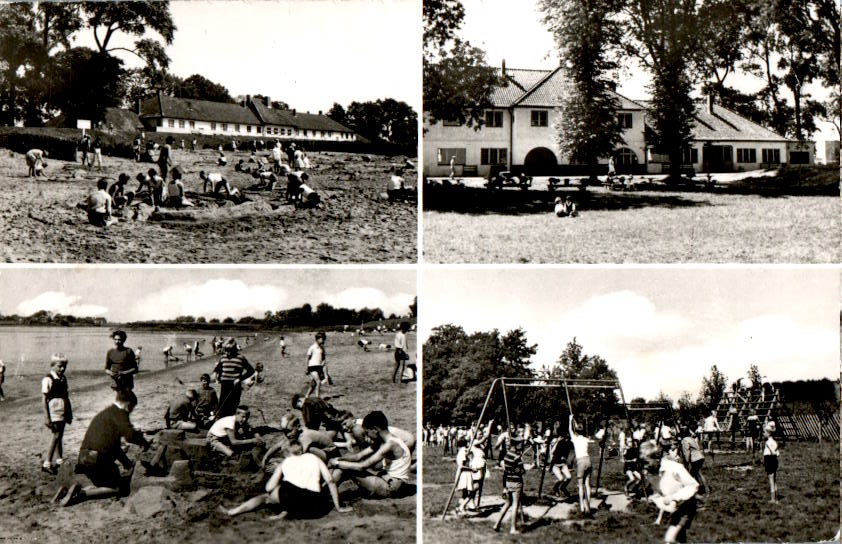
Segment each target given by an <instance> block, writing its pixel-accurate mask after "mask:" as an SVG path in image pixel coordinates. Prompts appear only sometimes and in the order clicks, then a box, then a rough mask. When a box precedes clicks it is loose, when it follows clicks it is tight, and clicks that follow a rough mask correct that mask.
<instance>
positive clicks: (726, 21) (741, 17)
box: [695, 0, 749, 92]
mask: <svg viewBox="0 0 842 544" xmlns="http://www.w3.org/2000/svg"><path fill="white" fill-rule="evenodd" d="M697 17H698V27H699V28H700V29H705V28H715V29H716V32H699V36H698V39H699V47H698V49H697V51H696V55H695V62H696V64H697V67H696V70H697V71H698V72H699V74H701V75H702V77H704V78H705V79H707V80H708V83H707V88H706V90H707V91H708V92H710V91H713V90H716V89H718V88H721V87H724V86H725V79H726V78H727V77H728V76H729V75H730V74H732V73H734V72H735V71H736V69H737V64H738V63H739V62H740V61H742V60H743V58H744V56H745V47H744V44H745V42H746V40H747V39H748V30H749V29H748V25H747V22H746V20H747V17H748V7H747V6H746V4H745V2H744V1H743V0H704V1H703V2H702V3H701V5H700V6H699V9H698V13H697Z"/></svg>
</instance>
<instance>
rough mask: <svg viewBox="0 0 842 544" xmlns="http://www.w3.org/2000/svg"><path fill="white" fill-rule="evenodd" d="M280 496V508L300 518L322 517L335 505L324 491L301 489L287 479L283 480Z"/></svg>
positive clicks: (291, 515)
mask: <svg viewBox="0 0 842 544" xmlns="http://www.w3.org/2000/svg"><path fill="white" fill-rule="evenodd" d="M278 497H279V499H280V500H279V506H280V509H281V510H286V511H287V513H288V514H289V516H290V517H293V518H298V519H312V518H320V517H322V516H324V515H326V514H327V513H328V512H330V509H331V507H332V506H333V505H332V503H331V502H330V501H329V500H328V499H327V497H325V495H324V493H315V492H313V491H310V490H309V489H301V488H300V487H296V486H294V485H292V484H291V483H289V482H287V481H286V480H281V489H280V490H279V493H278Z"/></svg>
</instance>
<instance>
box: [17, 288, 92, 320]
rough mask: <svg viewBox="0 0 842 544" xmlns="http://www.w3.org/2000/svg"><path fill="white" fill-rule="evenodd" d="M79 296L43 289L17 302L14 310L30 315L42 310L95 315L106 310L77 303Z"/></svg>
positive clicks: (82, 315)
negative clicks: (32, 296)
mask: <svg viewBox="0 0 842 544" xmlns="http://www.w3.org/2000/svg"><path fill="white" fill-rule="evenodd" d="M81 298H82V297H80V296H74V295H68V294H67V293H63V292H60V291H45V292H43V293H41V294H40V295H38V296H37V297H35V298H31V299H29V300H24V301H23V302H21V303H20V304H18V306H17V308H16V312H17V313H18V314H21V315H32V314H34V313H35V312H39V311H41V310H44V311H47V312H52V313H54V314H64V315H74V316H77V317H97V316H102V315H105V313H106V312H107V311H108V308H106V307H104V306H97V305H96V304H79V300H81Z"/></svg>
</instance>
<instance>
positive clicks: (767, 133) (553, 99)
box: [423, 63, 814, 177]
mask: <svg viewBox="0 0 842 544" xmlns="http://www.w3.org/2000/svg"><path fill="white" fill-rule="evenodd" d="M500 74H501V76H502V78H503V80H504V81H505V82H506V84H505V85H503V86H501V87H498V88H497V89H496V90H495V91H494V93H493V94H492V97H491V101H492V104H493V105H494V107H493V108H491V109H489V110H486V112H485V124H484V125H483V126H482V128H480V129H479V130H474V128H473V127H467V126H460V125H459V123H448V122H442V121H439V122H437V123H435V124H432V123H430V122H429V119H428V118H426V117H425V123H424V128H425V132H424V143H423V148H424V175H425V176H431V177H437V176H448V175H450V170H451V159H452V160H453V163H454V167H455V168H454V170H455V173H456V175H466V176H468V175H479V176H487V175H488V174H489V172H490V171H491V170H492V169H495V168H496V169H500V170H502V169H506V170H513V171H525V172H527V173H529V174H533V175H549V174H582V173H584V172H585V170H584V168H583V166H582V165H574V164H570V163H569V161H568V160H567V158H566V157H565V156H564V155H563V154H562V152H561V150H560V149H559V146H558V144H557V141H556V138H557V129H556V128H554V127H555V126H556V125H557V121H558V120H559V119H558V116H559V115H560V113H559V111H560V110H559V106H560V105H561V101H560V98H559V97H560V96H561V94H562V91H563V86H564V83H565V81H564V77H563V74H562V71H561V69H560V68H556V69H555V70H522V69H507V68H506V65H505V63H504V64H503V66H502V69H501V71H500ZM616 98H617V100H618V102H619V105H620V107H619V110H618V113H617V115H618V116H619V117H620V122H621V124H622V126H623V127H624V130H623V144H622V145H621V146H619V147H618V148H617V149H615V151H614V154H613V156H614V161H615V165H616V167H617V171H618V172H624V171H625V172H636V173H644V172H645V173H661V172H663V171H666V169H668V166H669V165H668V160H667V159H666V158H665V157H663V156H659V155H657V154H656V153H654V150H653V149H652V146H651V145H650V144H649V143H647V131H648V132H649V134H650V135H651V131H652V129H651V127H650V126H649V125H648V124H647V111H646V108H647V104H645V103H642V102H636V101H633V100H629V99H628V98H626V97H624V96H621V95H619V94H618V95H616ZM811 150H812V145H810V144H806V145H801V146H799V144H797V142H792V141H790V140H787V139H786V138H784V137H783V136H780V135H778V134H776V133H775V132H773V131H771V130H768V129H766V128H764V127H762V126H760V125H758V124H756V123H753V122H752V121H750V120H748V119H746V118H744V117H742V116H740V115H738V114H737V113H735V112H733V111H730V110H728V109H726V108H723V107H721V106H718V105H715V104H713V103H712V101H708V102H707V103H706V104H699V105H698V106H697V108H696V115H695V127H694V130H693V141H692V143H691V145H690V146H689V148H688V149H687V151H686V153H685V163H686V164H688V165H692V166H693V168H694V169H695V171H696V172H705V171H713V172H722V171H740V170H753V169H757V168H762V167H766V166H770V165H777V164H781V163H787V162H792V163H796V162H801V163H812V162H813V159H814V154H813V152H812V151H811ZM607 163H608V159H607V158H605V159H603V160H602V161H601V164H603V165H607ZM606 168H607V166H606Z"/></svg>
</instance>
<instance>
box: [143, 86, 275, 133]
mask: <svg viewBox="0 0 842 544" xmlns="http://www.w3.org/2000/svg"><path fill="white" fill-rule="evenodd" d="M159 99H160V102H159ZM140 111H141V117H167V118H174V119H190V120H195V121H216V122H219V123H241V124H244V125H259V124H260V121H259V120H258V119H257V116H255V115H254V112H252V111H251V110H250V109H249V108H245V107H243V106H240V105H239V104H226V103H225V102H210V101H208V100H194V99H192V98H175V97H172V96H167V95H165V94H161V95H160V96H156V97H154V98H150V99H148V100H145V101H144V102H143V103H142V104H141V106H140Z"/></svg>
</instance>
